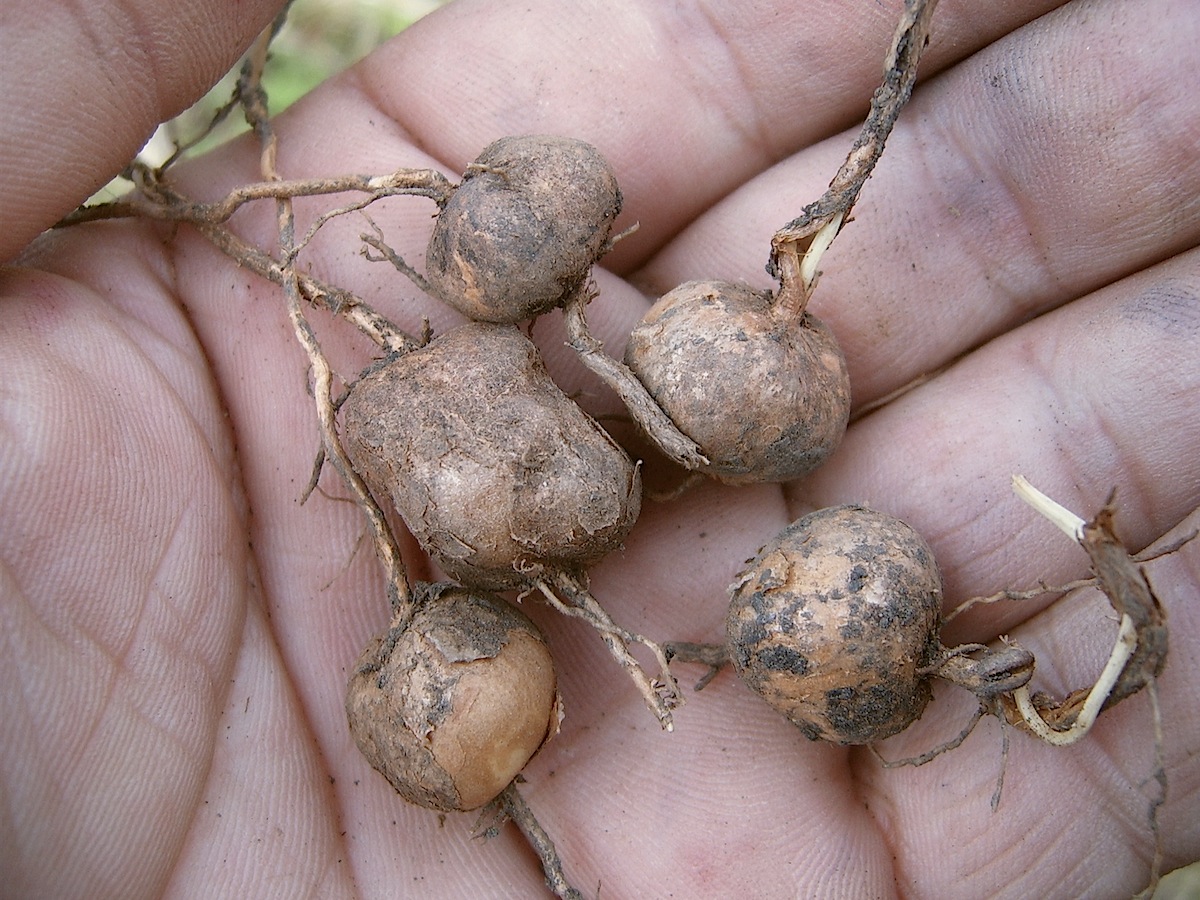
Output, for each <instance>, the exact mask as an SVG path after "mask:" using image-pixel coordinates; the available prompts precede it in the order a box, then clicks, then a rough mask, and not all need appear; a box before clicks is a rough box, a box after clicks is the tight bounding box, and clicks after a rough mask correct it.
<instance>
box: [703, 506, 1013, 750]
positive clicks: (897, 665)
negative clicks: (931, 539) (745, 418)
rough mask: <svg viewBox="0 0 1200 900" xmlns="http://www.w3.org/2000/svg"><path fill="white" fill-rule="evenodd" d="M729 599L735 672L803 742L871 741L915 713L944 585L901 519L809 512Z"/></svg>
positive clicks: (936, 653)
mask: <svg viewBox="0 0 1200 900" xmlns="http://www.w3.org/2000/svg"><path fill="white" fill-rule="evenodd" d="M731 592H732V602H731V604H730V607H729V615H728V619H727V623H726V624H727V632H728V635H727V636H728V642H729V652H730V657H731V659H732V661H733V664H734V668H735V669H736V671H737V673H738V674H739V675H740V676H741V678H742V679H743V681H745V683H746V684H747V685H749V686H750V687H751V688H752V689H753V690H755V691H756V692H757V693H758V694H760V695H761V696H762V697H763V698H764V699H766V701H767V702H768V703H770V704H771V705H772V706H773V707H775V708H776V709H777V710H779V711H780V712H782V713H783V714H784V715H785V716H787V717H788V718H789V719H790V720H791V721H792V722H794V723H795V724H796V725H798V726H799V727H800V729H801V731H803V732H804V734H805V735H806V736H808V737H809V738H812V739H814V740H825V741H831V742H833V743H837V744H867V743H873V742H875V741H879V740H882V739H883V738H886V737H888V736H890V735H893V734H895V733H897V732H899V731H901V730H903V729H904V728H906V727H908V725H910V724H911V723H912V722H913V721H915V720H916V719H917V718H918V717H919V716H920V715H921V713H922V712H923V711H924V709H925V706H926V704H927V703H928V702H929V699H930V696H931V689H930V683H929V678H928V673H929V671H930V669H931V668H935V667H936V663H937V662H939V661H940V658H941V645H940V643H939V641H938V627H939V624H940V621H941V603H942V584H941V576H940V575H939V573H938V569H937V566H936V564H935V562H934V558H933V553H932V551H931V550H930V548H929V546H928V545H927V544H926V543H925V541H924V539H922V538H921V536H920V535H919V534H917V533H916V532H915V531H914V530H913V529H912V528H910V527H909V526H908V525H906V524H905V523H904V522H901V521H900V520H899V519H896V518H893V517H892V516H889V515H886V514H883V513H879V512H875V511H874V510H870V509H866V508H864V507H861V506H839V507H831V508H828V509H822V510H818V511H817V512H814V513H811V514H809V515H807V516H804V517H803V518H801V519H799V520H797V521H796V522H794V523H793V524H792V525H790V526H788V527H787V528H786V529H785V530H784V531H783V532H782V533H781V534H780V535H779V536H778V537H777V538H776V539H775V540H774V541H772V542H771V543H769V544H768V545H767V546H766V547H764V548H763V549H762V550H761V551H760V552H759V554H758V555H757V556H756V557H755V558H754V559H753V560H752V561H751V562H750V565H749V568H748V569H747V570H746V571H745V572H744V573H743V574H742V575H741V576H740V577H739V579H738V580H737V582H736V583H735V584H734V585H733V586H732V588H731ZM1025 677H1026V680H1028V675H1026V676H1025Z"/></svg>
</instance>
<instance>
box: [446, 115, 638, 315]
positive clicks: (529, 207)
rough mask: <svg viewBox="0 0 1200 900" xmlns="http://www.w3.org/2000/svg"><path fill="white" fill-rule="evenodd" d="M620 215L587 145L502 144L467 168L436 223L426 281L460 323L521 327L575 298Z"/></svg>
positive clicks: (608, 177)
mask: <svg viewBox="0 0 1200 900" xmlns="http://www.w3.org/2000/svg"><path fill="white" fill-rule="evenodd" d="M620 211H621V192H620V190H619V188H618V187H617V180H616V177H615V176H614V175H613V172H612V169H610V168H609V166H608V163H607V162H606V161H605V160H604V158H603V157H602V156H601V155H600V153H599V151H597V150H596V148H595V147H593V146H592V145H591V144H587V143H585V142H583V141H579V140H574V139H571V138H563V137H552V136H546V135H522V136H516V137H505V138H501V139H500V140H498V141H496V142H494V143H493V144H490V145H489V146H488V147H487V148H486V149H485V150H484V151H483V152H482V153H481V154H480V155H479V157H478V158H477V159H476V160H475V162H473V163H472V164H471V165H470V166H469V167H468V168H467V171H466V173H465V174H464V175H463V181H462V184H461V185H460V186H459V187H458V188H457V190H455V191H454V193H453V194H452V195H451V197H450V199H449V200H448V201H447V202H446V203H445V205H444V206H443V208H442V210H441V212H440V213H439V215H438V217H437V222H436V224H435V226H434V230H433V234H432V236H431V237H430V239H429V247H428V250H427V251H426V257H425V269H426V278H427V280H428V282H429V284H430V286H431V287H432V288H433V291H434V293H435V294H436V295H437V296H438V297H440V298H441V299H442V300H443V301H445V302H446V303H448V304H450V305H451V306H453V307H454V308H455V309H457V310H458V311H459V312H461V313H463V314H464V315H465V316H467V317H468V318H471V319H474V320H476V321H481V322H506V323H513V322H519V321H522V320H524V319H529V318H531V317H533V316H537V315H540V314H541V313H544V312H548V311H549V310H551V309H553V308H555V307H556V306H559V305H560V304H561V303H562V302H563V301H564V300H565V299H566V298H567V297H568V296H570V295H571V294H573V293H574V292H575V291H576V290H578V289H579V288H580V286H581V285H582V284H583V283H584V281H585V280H586V279H587V277H588V274H589V272H590V271H591V267H592V264H593V263H594V262H595V261H596V260H597V259H598V258H599V257H600V256H601V255H602V254H603V253H604V252H605V251H606V250H607V248H608V240H609V234H610V232H611V230H612V225H613V222H614V221H615V220H616V218H617V214H618V213H619V212H620Z"/></svg>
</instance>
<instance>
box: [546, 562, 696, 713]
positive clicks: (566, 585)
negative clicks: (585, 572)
mask: <svg viewBox="0 0 1200 900" xmlns="http://www.w3.org/2000/svg"><path fill="white" fill-rule="evenodd" d="M553 581H554V585H553V587H552V586H551V585H550V584H547V582H546V581H545V580H544V579H541V578H538V579H536V580H535V581H534V582H533V584H534V586H535V587H536V588H537V589H538V590H539V591H541V593H542V595H543V596H545V598H546V600H547V601H549V603H550V605H551V606H553V607H554V608H555V609H556V610H558V611H559V612H560V613H563V614H564V615H568V616H573V617H575V618H578V619H583V620H584V621H585V622H587V623H588V624H590V625H591V626H592V627H593V628H595V629H596V630H597V631H598V632H599V633H600V637H601V638H602V639H603V640H604V644H605V646H606V647H608V650H609V653H611V654H612V656H613V658H614V659H615V660H616V661H617V662H618V663H619V664H620V665H621V667H622V668H623V669H625V671H626V673H628V675H629V677H630V678H631V679H632V680H633V683H634V684H635V685H636V686H637V689H638V691H639V692H640V693H641V695H642V699H643V700H644V701H645V702H646V706H647V707H649V709H650V711H651V712H652V713H654V716H655V718H657V719H658V721H659V724H660V725H661V726H662V727H663V730H664V731H671V730H673V729H674V724H673V722H672V720H671V711H672V710H673V709H676V708H678V707H679V706H680V705H681V704H682V703H683V697H682V696H681V695H680V693H679V685H678V683H677V682H676V681H675V676H674V675H672V674H671V666H670V657H669V655H668V654H667V651H666V649H664V648H663V647H662V646H661V645H660V644H658V643H656V642H655V641H652V640H650V639H649V638H646V637H643V636H642V635H640V634H635V633H633V632H631V631H626V630H625V629H624V628H621V627H619V626H618V625H617V624H616V623H615V622H613V620H612V617H611V616H609V614H608V612H607V611H606V610H605V609H604V607H603V606H601V605H600V601H598V600H597V599H596V598H595V597H593V596H592V594H591V593H590V592H589V591H588V590H587V589H586V588H584V587H583V586H582V585H580V584H579V583H578V582H577V581H576V580H575V579H573V578H572V577H570V576H569V575H565V574H557V575H555V576H553ZM560 592H561V594H562V595H563V596H565V597H566V599H565V600H564V599H563V596H560ZM635 643H636V644H641V645H643V646H644V647H646V648H647V649H649V650H650V652H651V653H653V654H654V657H655V659H656V660H657V661H658V666H659V675H658V678H656V679H653V680H651V678H650V677H649V676H648V675H647V674H646V672H645V670H644V669H643V668H642V667H641V664H640V663H638V661H637V659H635V658H634V656H633V654H632V653H630V652H629V645H630V644H635Z"/></svg>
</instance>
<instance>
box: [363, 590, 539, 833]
mask: <svg viewBox="0 0 1200 900" xmlns="http://www.w3.org/2000/svg"><path fill="white" fill-rule="evenodd" d="M418 601H419V606H418V609H417V611H416V614H415V615H414V617H413V619H412V621H411V623H410V624H409V625H408V627H407V628H404V629H403V630H402V631H400V632H399V633H394V632H388V633H385V634H384V635H381V636H378V637H375V638H373V639H372V640H371V642H370V644H368V645H367V647H366V649H365V650H364V651H363V653H362V656H361V657H360V659H359V662H358V666H357V667H356V670H355V672H354V675H353V676H352V677H351V679H350V684H349V688H348V690H347V694H346V713H347V716H348V718H349V721H350V731H351V734H352V735H353V736H354V740H355V743H357V744H358V747H359V749H360V750H361V751H362V753H363V755H364V756H366V758H367V760H368V761H369V762H370V763H371V765H372V766H373V767H374V768H375V769H377V770H378V771H379V772H381V773H382V774H383V775H384V776H386V777H387V779H388V781H390V782H391V783H392V786H393V787H395V789H396V790H397V791H398V792H399V793H400V794H401V795H402V796H403V797H404V799H406V800H408V801H410V802H412V803H416V804H418V805H420V806H425V807H428V808H431V809H439V810H462V809H476V808H478V807H480V806H483V805H484V804H485V803H488V802H489V801H491V800H492V799H493V798H494V797H495V796H496V795H497V794H499V793H500V792H501V791H502V790H504V788H505V787H506V786H507V785H508V784H509V783H510V782H511V781H512V780H513V778H514V777H515V776H516V775H517V773H518V772H520V771H521V769H522V768H524V766H525V764H526V763H527V762H528V761H529V759H530V758H531V757H532V756H533V755H534V754H535V753H536V752H537V751H538V749H539V748H540V747H541V746H542V744H543V743H544V742H545V741H546V740H547V738H548V737H549V736H551V735H552V734H553V733H554V732H555V731H556V730H557V727H558V720H559V705H558V692H557V688H556V684H555V674H554V664H553V660H552V659H551V657H550V651H549V649H548V648H547V646H546V643H545V641H544V640H543V638H542V635H541V633H540V632H539V631H538V629H537V626H536V625H534V624H533V622H531V621H530V620H529V619H528V618H527V617H526V616H525V615H524V614H523V613H521V612H519V611H518V610H516V609H514V608H513V607H512V606H510V605H509V604H507V603H505V602H504V601H503V600H501V599H500V598H498V597H494V596H491V595H488V594H483V593H478V592H471V591H467V590H465V589H463V588H460V587H457V586H454V585H449V584H436V585H423V586H422V589H421V594H420V596H419V597H418Z"/></svg>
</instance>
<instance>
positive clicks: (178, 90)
mask: <svg viewBox="0 0 1200 900" xmlns="http://www.w3.org/2000/svg"><path fill="white" fill-rule="evenodd" d="M279 7H280V3H279V2H278V0H255V2H253V3H229V2H226V0H196V2H189V3H177V4H173V5H172V6H171V8H170V9H169V10H164V9H163V8H162V7H161V5H159V4H157V3H121V4H115V3H113V4H104V3H99V4H97V3H91V4H85V5H82V6H81V5H79V4H74V3H57V2H52V3H39V4H37V5H36V6H32V5H30V4H28V3H21V2H6V3H4V9H3V12H2V13H0V15H2V16H3V18H4V53H3V54H0V84H3V85H4V92H3V96H2V97H0V121H3V122H4V123H5V126H4V129H3V131H0V184H3V185H4V186H5V187H4V191H3V193H0V221H2V222H4V226H5V227H4V229H3V233H2V234H0V261H2V260H7V259H10V258H11V257H12V256H13V255H15V254H16V253H17V252H18V251H19V250H20V249H21V248H22V247H24V246H25V245H26V244H27V243H28V242H29V241H30V240H32V239H33V237H34V236H35V235H36V234H38V232H40V231H42V230H43V229H44V228H48V227H50V226H51V225H53V224H54V223H55V222H56V221H58V219H60V218H62V216H64V215H65V214H66V213H68V212H70V210H71V209H72V208H73V207H74V206H76V205H77V204H79V203H82V202H83V201H84V200H86V199H87V198H88V196H89V195H91V194H92V193H94V192H95V191H96V190H98V189H99V188H100V187H102V186H103V185H104V184H105V183H106V182H107V181H109V180H110V179H111V178H113V177H115V176H116V175H117V173H118V172H120V170H121V168H122V167H123V166H124V165H125V164H126V163H128V162H129V160H130V159H132V158H133V156H134V154H135V153H137V151H138V149H139V148H140V147H141V146H142V145H143V144H144V143H145V142H146V139H147V138H149V136H150V134H151V132H152V131H153V130H154V128H155V126H156V125H158V123H159V122H162V121H165V120H166V119H169V118H170V117H172V116H174V115H175V114H176V113H179V112H181V111H182V110H183V109H185V108H187V106H188V105H190V104H191V103H193V102H195V101H196V100H197V99H199V97H200V96H201V95H202V94H203V93H204V91H206V90H207V89H208V88H209V87H210V86H211V85H212V84H213V82H215V81H216V80H217V79H218V78H220V77H221V76H222V75H223V74H225V72H226V71H228V69H229V67H230V66H232V65H233V63H234V62H235V61H236V60H237V57H238V54H240V53H241V52H242V51H243V50H244V49H245V48H246V47H247V46H248V45H249V43H250V41H251V40H252V39H253V38H254V36H255V35H256V34H258V32H259V31H261V30H262V29H263V28H264V27H265V26H266V25H267V24H268V23H269V22H270V21H271V18H272V17H273V16H274V15H275V14H276V13H277V12H278V10H279ZM83 86H86V89H84V87H83ZM98 135H102V136H103V140H97V136H98Z"/></svg>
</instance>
